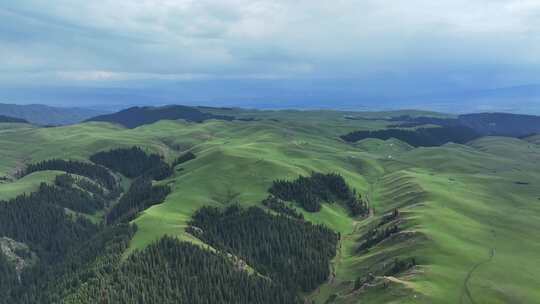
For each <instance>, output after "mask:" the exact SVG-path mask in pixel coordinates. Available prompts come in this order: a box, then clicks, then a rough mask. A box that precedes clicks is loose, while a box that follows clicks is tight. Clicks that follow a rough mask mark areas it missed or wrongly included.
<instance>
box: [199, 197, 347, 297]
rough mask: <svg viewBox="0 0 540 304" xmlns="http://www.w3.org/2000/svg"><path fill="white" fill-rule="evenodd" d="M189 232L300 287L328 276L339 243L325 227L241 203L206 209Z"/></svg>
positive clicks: (309, 288)
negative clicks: (245, 207)
mask: <svg viewBox="0 0 540 304" xmlns="http://www.w3.org/2000/svg"><path fill="white" fill-rule="evenodd" d="M188 232H190V233H192V234H193V235H195V236H197V237H198V238H200V239H201V240H203V241H204V242H206V243H208V244H210V245H212V246H213V247H214V248H217V249H220V250H222V251H224V252H228V253H231V254H233V255H235V256H237V257H239V258H241V259H243V260H244V261H246V262H247V264H248V265H250V266H252V267H254V268H255V269H256V270H257V271H258V272H259V273H260V274H262V275H264V276H268V277H269V278H270V279H272V281H273V282H276V283H280V284H281V285H282V286H283V287H284V289H286V290H290V291H295V292H296V291H304V292H308V291H312V290H314V289H315V288H316V287H317V286H318V285H319V284H321V283H323V282H324V281H326V280H327V279H328V276H329V274H330V270H329V263H330V260H331V259H332V258H333V257H334V256H335V254H336V245H337V242H338V235H337V234H336V233H334V232H333V231H332V230H330V229H328V228H326V227H325V226H322V225H313V224H311V223H310V222H304V221H298V220H296V219H293V218H290V217H288V216H284V215H271V214H269V213H267V212H265V211H264V210H262V209H260V208H257V207H251V208H248V209H243V208H240V207H238V206H236V205H233V206H230V207H228V208H226V209H223V210H222V209H218V208H215V207H204V208H201V209H200V210H199V211H197V212H196V213H195V215H194V216H193V219H192V221H191V222H190V227H189V228H188Z"/></svg>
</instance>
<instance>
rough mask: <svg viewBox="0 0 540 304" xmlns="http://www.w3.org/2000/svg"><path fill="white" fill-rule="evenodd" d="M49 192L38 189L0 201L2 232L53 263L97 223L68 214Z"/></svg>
mask: <svg viewBox="0 0 540 304" xmlns="http://www.w3.org/2000/svg"><path fill="white" fill-rule="evenodd" d="M48 195H49V193H48V192H40V191H38V192H36V193H32V194H30V195H24V194H23V195H20V196H18V197H16V198H14V199H11V200H9V201H0V235H2V236H7V237H9V238H12V239H14V240H17V241H18V242H22V243H26V244H27V245H28V246H29V247H30V249H31V250H32V251H34V252H36V253H37V254H38V256H39V257H40V258H41V259H43V260H45V261H48V262H51V263H54V262H58V261H60V260H62V258H63V257H64V256H65V254H66V253H67V252H68V251H69V249H70V248H71V247H73V246H74V245H76V244H78V243H80V242H83V241H84V240H86V239H88V238H89V237H90V236H91V235H93V234H94V233H95V232H96V231H97V229H98V227H97V226H96V225H94V224H92V223H91V222H90V221H88V220H86V219H84V218H82V217H79V216H71V215H67V214H66V212H65V211H64V208H63V207H61V206H59V205H58V204H57V202H55V201H54V200H49V199H50V197H48Z"/></svg>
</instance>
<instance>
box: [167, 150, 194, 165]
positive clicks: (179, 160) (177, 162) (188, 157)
mask: <svg viewBox="0 0 540 304" xmlns="http://www.w3.org/2000/svg"><path fill="white" fill-rule="evenodd" d="M195 158H197V156H196V155H195V154H194V153H193V152H191V151H188V152H186V153H184V154H182V155H180V156H179V157H178V158H176V159H175V160H174V162H173V164H172V166H173V167H176V166H178V165H180V164H183V163H185V162H188V161H190V160H192V159H195Z"/></svg>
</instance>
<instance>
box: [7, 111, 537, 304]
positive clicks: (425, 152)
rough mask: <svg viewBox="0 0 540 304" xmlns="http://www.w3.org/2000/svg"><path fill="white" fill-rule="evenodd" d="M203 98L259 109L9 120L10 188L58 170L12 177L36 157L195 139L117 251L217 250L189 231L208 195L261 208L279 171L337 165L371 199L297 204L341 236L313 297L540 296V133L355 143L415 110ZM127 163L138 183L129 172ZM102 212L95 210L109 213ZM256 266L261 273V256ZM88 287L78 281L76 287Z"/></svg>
mask: <svg viewBox="0 0 540 304" xmlns="http://www.w3.org/2000/svg"><path fill="white" fill-rule="evenodd" d="M205 111H208V112H209V113H212V114H213V115H230V116H234V117H239V118H242V117H244V118H248V117H249V118H252V119H247V120H234V121H227V120H208V121H204V122H200V123H194V122H185V121H171V120H168V121H158V122H155V123H152V124H144V125H141V126H138V127H134V126H129V127H134V128H131V129H128V128H123V127H120V126H117V125H112V124H109V123H105V122H88V123H83V124H78V125H73V126H63V127H55V128H38V127H31V126H27V125H26V126H23V125H21V126H14V127H12V128H9V129H5V130H2V131H0V144H1V145H2V147H3V149H2V151H1V152H0V153H2V158H0V175H5V176H8V179H7V180H6V181H5V182H4V183H3V184H2V185H0V190H1V189H6V190H5V191H6V194H3V198H4V199H7V198H11V197H13V195H17V194H20V193H23V192H30V191H34V189H35V187H36V182H35V180H36V179H41V178H43V181H47V180H49V181H50V180H52V179H51V178H52V177H51V176H50V174H52V173H46V172H45V173H34V174H32V175H30V176H26V177H24V178H22V179H19V180H14V179H15V178H16V177H15V176H14V172H16V171H17V169H18V168H22V167H24V165H25V164H29V163H33V162H37V161H41V160H46V159H50V158H61V159H74V160H81V161H88V159H89V158H90V156H91V155H93V154H94V153H96V152H100V151H108V150H110V149H114V148H120V147H122V148H130V147H133V146H139V147H142V149H143V150H144V151H146V152H147V153H157V154H160V155H162V156H163V160H164V161H165V162H167V163H169V164H171V163H173V161H174V160H175V159H176V158H177V157H179V156H180V155H182V154H183V153H185V152H186V151H190V152H192V153H194V154H195V155H196V158H195V159H192V160H189V161H187V162H185V163H182V164H179V165H177V166H176V167H175V168H174V173H173V174H172V175H171V176H170V177H168V178H166V179H164V180H161V181H154V185H168V186H170V188H171V193H170V194H169V195H168V196H167V197H166V198H165V200H164V201H163V203H161V204H156V205H153V206H151V207H149V208H148V209H146V210H144V211H142V212H141V213H140V214H139V215H138V216H137V217H136V218H135V219H134V220H133V221H132V223H133V224H136V226H137V230H136V232H135V234H134V235H133V238H132V239H131V241H130V242H129V243H128V244H127V245H126V249H125V250H121V252H120V254H121V255H122V258H123V259H127V258H129V257H132V256H133V255H134V254H135V255H136V257H140V258H141V259H143V257H144V259H146V258H148V257H147V256H144V254H149V252H147V251H144V249H145V248H148V246H149V245H150V244H153V243H154V242H155V241H158V240H159V239H161V238H162V237H163V236H165V235H168V236H173V237H176V238H178V239H180V240H184V241H187V242H191V243H193V244H197V245H199V246H201V247H202V248H206V249H207V250H210V251H211V252H216V251H218V252H219V251H220V250H223V248H222V247H220V246H209V244H205V243H204V241H202V240H201V239H199V238H197V237H196V235H194V234H191V233H188V232H187V231H186V228H187V227H188V226H189V225H190V222H191V220H192V216H193V215H194V214H195V213H196V212H197V210H199V209H200V208H201V207H203V206H215V207H220V208H221V207H227V206H231V205H234V204H239V205H240V206H244V207H249V206H259V207H262V204H261V201H262V200H263V199H264V198H265V197H267V195H268V192H267V191H268V188H269V187H270V186H271V185H272V182H273V181H274V180H276V179H287V180H293V179H295V178H297V177H298V176H299V175H304V176H307V175H309V174H310V173H312V172H323V173H338V174H340V175H341V176H343V177H344V179H345V180H346V182H347V183H348V184H349V185H350V186H351V187H353V188H355V189H356V190H357V191H358V192H359V193H360V194H362V196H363V197H365V198H366V199H367V200H368V201H369V202H370V206H371V207H372V209H373V210H372V212H371V214H370V216H368V217H360V216H359V217H351V216H350V215H349V213H348V212H347V210H346V209H345V208H344V207H343V206H342V205H340V204H326V203H325V204H323V205H322V209H321V211H320V212H316V213H309V212H306V211H305V210H303V209H302V208H299V206H298V205H295V204H294V203H291V206H292V207H294V208H295V209H296V210H297V211H298V212H301V213H302V214H303V216H304V218H305V219H306V220H307V221H310V222H312V223H316V224H323V225H325V226H327V227H328V228H330V229H332V230H334V231H335V232H339V234H340V236H341V238H340V241H339V242H338V245H337V248H336V254H335V257H333V259H332V261H331V264H330V266H329V267H330V276H329V277H328V278H327V279H326V280H325V283H323V284H321V285H320V286H319V287H318V288H316V289H315V290H314V291H310V292H306V293H302V296H303V297H306V298H309V299H312V300H314V301H315V303H535V302H539V301H540V292H539V290H538V288H537V287H538V286H540V278H539V277H538V276H537V273H538V272H540V264H539V263H538V259H537V257H538V256H539V255H540V240H539V239H538V237H537V231H538V230H539V229H540V221H539V219H540V203H539V202H540V190H538V189H539V187H538V185H539V183H540V173H539V172H540V161H539V160H540V145H538V143H537V142H538V141H537V140H536V138H535V137H530V138H526V139H525V140H522V139H516V138H506V137H482V138H479V139H476V140H474V141H472V142H469V143H467V144H454V143H448V144H444V145H442V146H438V147H418V148H414V147H412V146H410V145H408V144H406V143H403V142H401V141H399V140H396V139H393V138H392V139H388V140H380V139H371V138H369V139H364V140H362V141H359V142H357V143H347V142H345V141H343V140H341V139H340V136H341V135H343V134H347V133H349V132H353V131H357V130H377V129H381V128H385V127H386V126H388V125H390V124H393V123H394V122H392V121H389V120H385V119H384V118H385V117H394V116H399V115H404V114H405V113H407V115H408V114H410V112H403V113H401V112H397V113H354V112H333V111H309V112H302V111H247V110H236V109H234V110H233V109H205ZM224 113H227V114H224ZM350 117H355V119H350ZM40 174H43V175H44V176H41V175H40ZM116 175H117V176H118V177H119V178H121V181H122V183H124V184H123V189H127V186H128V185H129V184H130V182H131V180H130V179H127V178H125V177H121V176H120V174H116ZM7 189H9V190H7ZM124 191H125V190H124ZM113 204H114V202H113ZM102 212H103V213H105V212H107V210H103V211H102ZM394 213H396V214H397V215H396V214H394ZM101 215H102V213H98V214H96V215H92V216H93V218H94V219H97V220H98V221H99V219H100V216H101ZM394 226H395V227H396V228H393V227H394ZM392 229H396V230H395V231H393V230H392ZM368 240H369V241H368ZM151 248H155V246H154V247H151ZM141 250H142V251H141ZM152 250H155V249H152ZM141 252H142V253H141ZM226 253H227V254H230V252H226ZM139 254H142V255H139ZM236 258H238V259H241V256H237V257H236ZM111 259H113V260H114V258H111ZM81 267H82V266H81ZM85 267H86V266H85ZM92 267H93V266H92ZM160 267H161V266H160ZM245 269H247V271H248V272H252V273H254V274H255V275H261V274H260V273H259V272H258V269H257V267H256V266H254V265H245ZM216 275H217V274H216ZM81 288H82V287H81ZM85 288H86V287H85ZM88 288H90V287H88ZM85 290H86V291H85ZM85 292H88V290H87V289H84V288H82V289H78V288H75V289H73V290H71V289H70V298H71V299H73V298H76V297H77V296H81V295H82V294H88V293H85ZM70 303H78V302H70ZM83 303H84V301H83Z"/></svg>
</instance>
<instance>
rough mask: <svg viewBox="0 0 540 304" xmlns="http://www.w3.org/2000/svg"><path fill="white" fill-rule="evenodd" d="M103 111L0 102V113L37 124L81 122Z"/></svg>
mask: <svg viewBox="0 0 540 304" xmlns="http://www.w3.org/2000/svg"><path fill="white" fill-rule="evenodd" d="M103 113H104V111H100V110H93V109H87V108H68V107H66V108H64V107H51V106H46V105H41V104H31V105H16V104H3V103H0V115H4V116H7V117H11V118H12V119H14V118H17V119H20V120H22V121H18V122H26V121H27V122H30V123H33V124H38V125H65V124H74V123H78V122H81V121H83V120H85V119H88V118H90V117H94V116H97V115H100V114H103Z"/></svg>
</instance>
